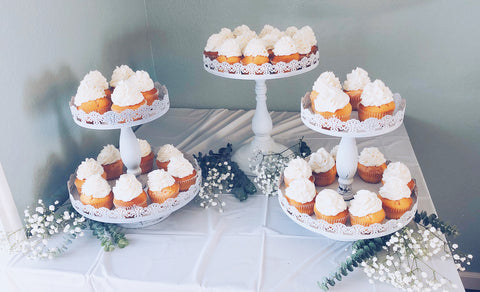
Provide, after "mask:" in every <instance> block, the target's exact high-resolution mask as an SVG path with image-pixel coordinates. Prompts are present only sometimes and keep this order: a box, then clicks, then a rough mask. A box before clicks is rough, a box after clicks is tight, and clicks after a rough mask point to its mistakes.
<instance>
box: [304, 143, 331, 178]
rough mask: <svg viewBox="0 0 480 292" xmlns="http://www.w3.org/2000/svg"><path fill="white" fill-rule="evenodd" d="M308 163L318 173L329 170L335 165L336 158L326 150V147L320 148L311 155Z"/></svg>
mask: <svg viewBox="0 0 480 292" xmlns="http://www.w3.org/2000/svg"><path fill="white" fill-rule="evenodd" d="M308 164H309V165H310V167H311V168H312V170H313V171H314V172H316V173H321V172H327V171H329V170H330V169H332V167H333V166H334V165H335V160H334V159H333V157H332V155H331V154H330V153H328V152H327V150H325V148H323V147H322V148H320V149H318V150H317V152H314V153H312V155H310V160H309V161H308Z"/></svg>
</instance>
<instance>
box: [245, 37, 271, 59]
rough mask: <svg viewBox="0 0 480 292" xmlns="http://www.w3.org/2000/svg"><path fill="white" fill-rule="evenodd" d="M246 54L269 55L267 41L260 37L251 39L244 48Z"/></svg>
mask: <svg viewBox="0 0 480 292" xmlns="http://www.w3.org/2000/svg"><path fill="white" fill-rule="evenodd" d="M243 55H244V56H252V57H255V56H264V57H268V51H267V48H266V47H265V43H264V42H263V41H262V40H261V39H259V38H253V39H251V40H250V41H249V42H248V44H247V46H246V47H245V49H244V50H243Z"/></svg>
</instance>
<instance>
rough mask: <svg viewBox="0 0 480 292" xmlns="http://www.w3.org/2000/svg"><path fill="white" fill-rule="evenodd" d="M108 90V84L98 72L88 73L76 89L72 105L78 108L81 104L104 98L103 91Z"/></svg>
mask: <svg viewBox="0 0 480 292" xmlns="http://www.w3.org/2000/svg"><path fill="white" fill-rule="evenodd" d="M106 89H108V82H107V79H106V78H105V77H103V75H102V73H100V72H99V71H97V70H95V71H90V72H88V74H87V75H85V77H83V80H82V81H80V85H79V86H78V89H77V94H76V95H75V98H74V104H75V105H76V106H80V105H81V104H82V103H84V102H87V101H91V100H96V99H98V98H102V97H105V96H106V93H105V90H106Z"/></svg>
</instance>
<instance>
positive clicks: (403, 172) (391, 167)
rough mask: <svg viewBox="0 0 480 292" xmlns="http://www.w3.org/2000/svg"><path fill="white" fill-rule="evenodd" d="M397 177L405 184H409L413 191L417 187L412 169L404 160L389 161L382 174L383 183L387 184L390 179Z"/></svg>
mask: <svg viewBox="0 0 480 292" xmlns="http://www.w3.org/2000/svg"><path fill="white" fill-rule="evenodd" d="M393 178H396V179H399V180H400V181H401V182H402V183H403V184H405V185H406V186H408V188H409V189H410V190H411V191H413V188H414V187H415V181H414V180H413V179H412V175H411V174H410V170H409V169H408V167H407V166H406V165H405V164H403V163H402V162H400V161H398V162H392V163H389V164H388V166H387V168H386V169H385V171H384V172H383V176H382V183H383V184H386V183H387V182H388V181H389V180H391V179H393Z"/></svg>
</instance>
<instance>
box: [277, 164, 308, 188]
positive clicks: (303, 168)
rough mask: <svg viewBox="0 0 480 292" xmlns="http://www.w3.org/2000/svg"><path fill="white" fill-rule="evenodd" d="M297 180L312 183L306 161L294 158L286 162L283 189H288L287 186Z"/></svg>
mask: <svg viewBox="0 0 480 292" xmlns="http://www.w3.org/2000/svg"><path fill="white" fill-rule="evenodd" d="M299 178H305V179H308V180H310V181H311V182H313V181H314V178H313V176H312V168H311V167H310V165H309V164H308V162H307V161H305V159H303V158H300V157H298V158H295V159H292V160H290V161H289V162H288V164H287V167H285V169H284V170H283V180H284V182H285V187H286V188H288V186H289V184H290V183H291V182H292V181H294V180H296V179H299Z"/></svg>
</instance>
